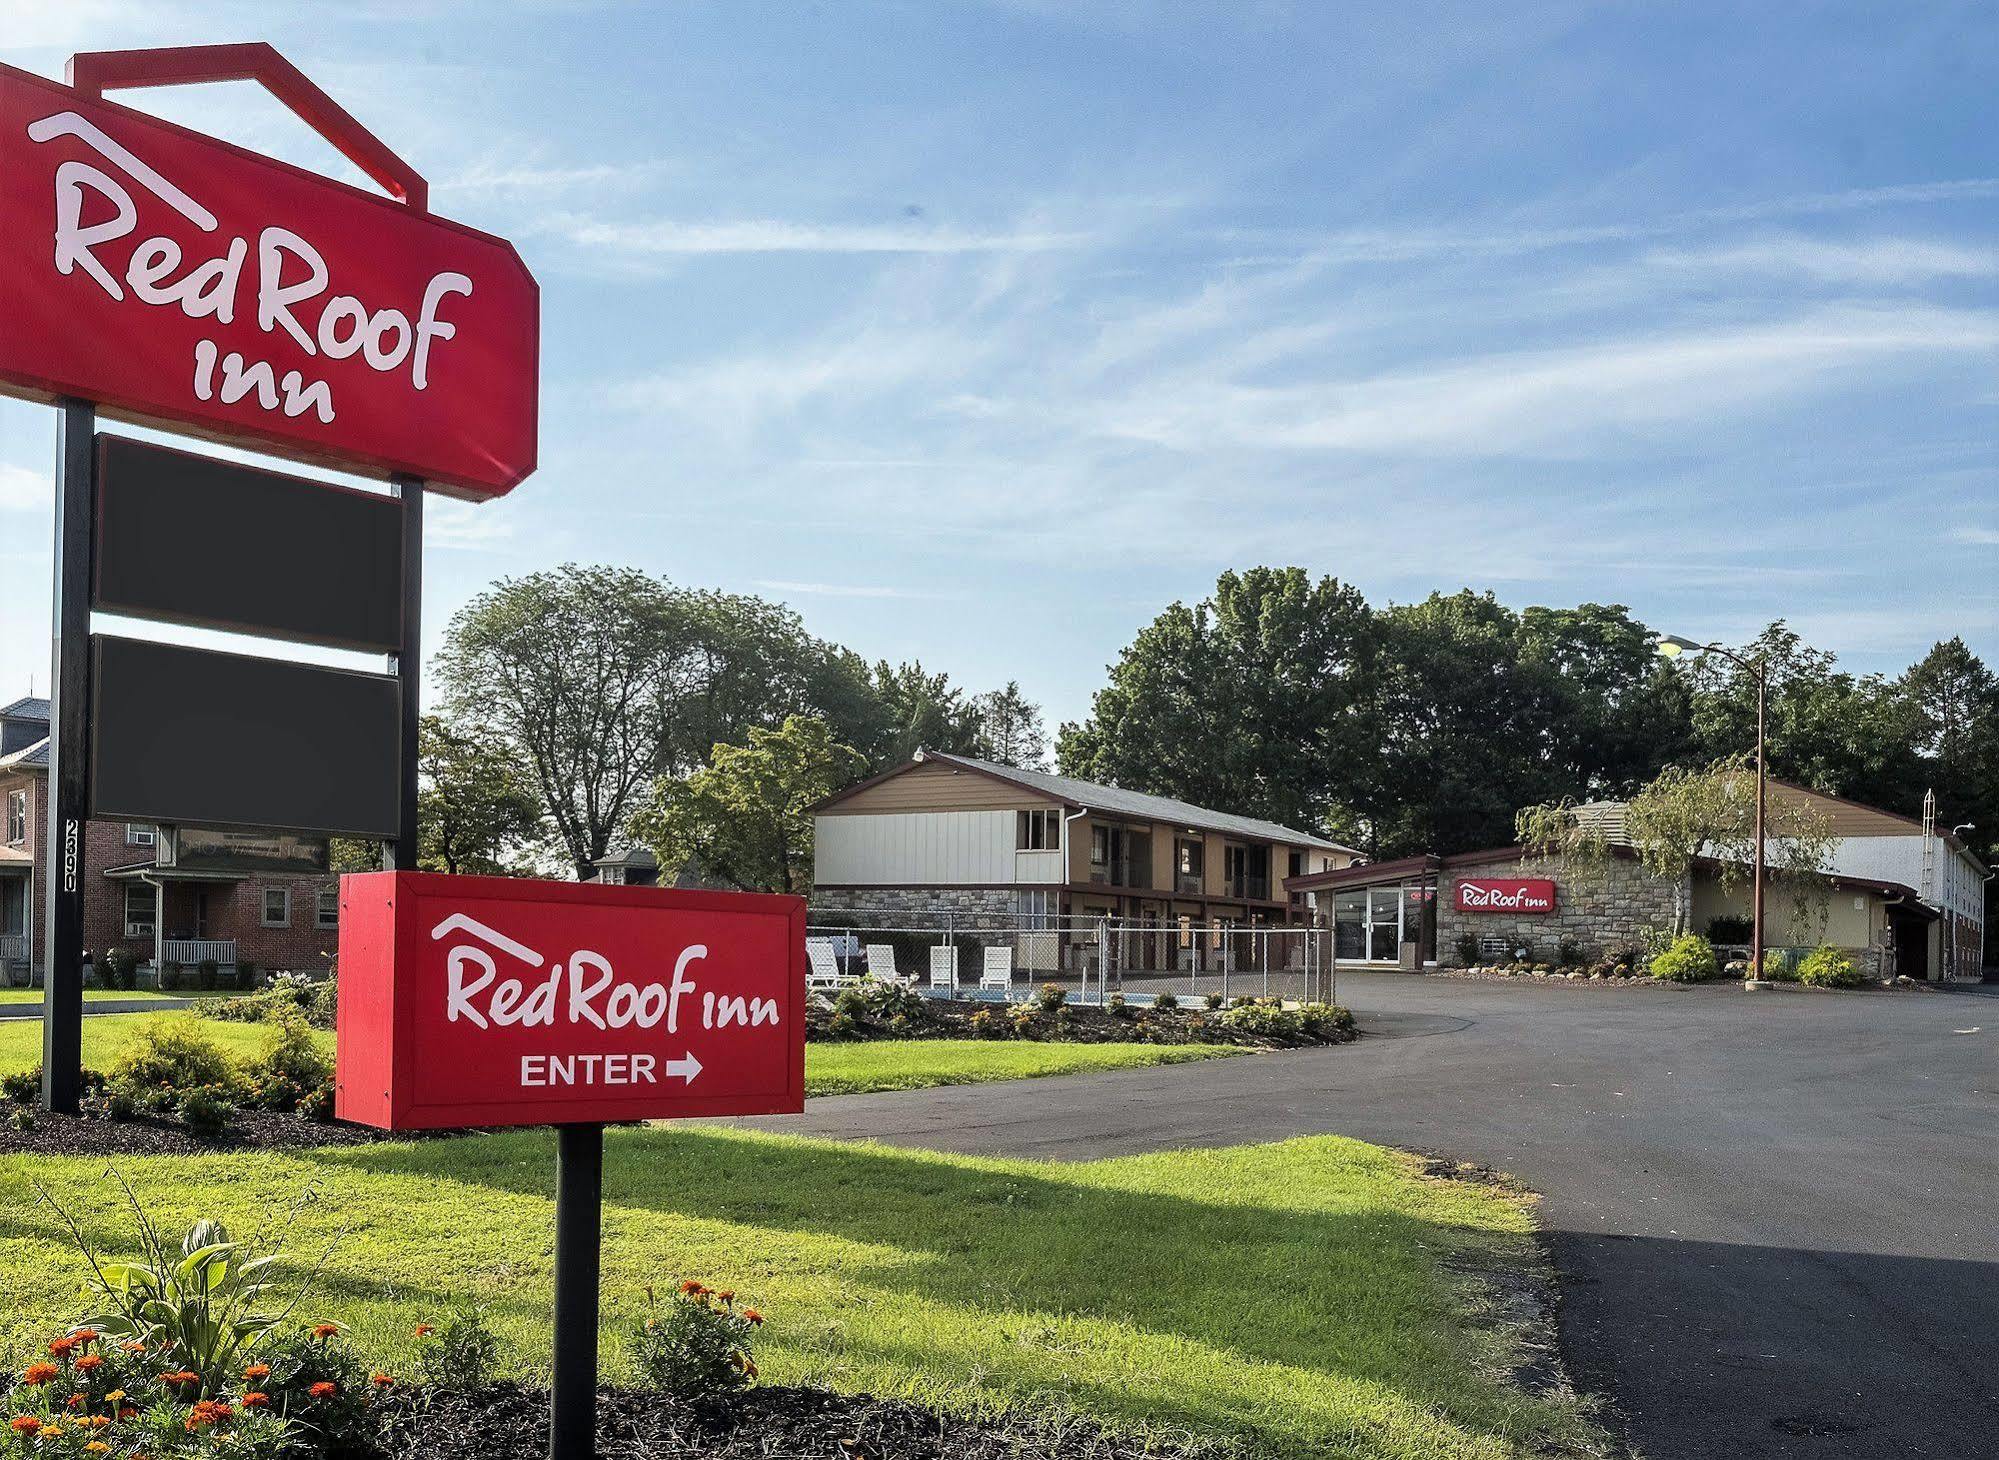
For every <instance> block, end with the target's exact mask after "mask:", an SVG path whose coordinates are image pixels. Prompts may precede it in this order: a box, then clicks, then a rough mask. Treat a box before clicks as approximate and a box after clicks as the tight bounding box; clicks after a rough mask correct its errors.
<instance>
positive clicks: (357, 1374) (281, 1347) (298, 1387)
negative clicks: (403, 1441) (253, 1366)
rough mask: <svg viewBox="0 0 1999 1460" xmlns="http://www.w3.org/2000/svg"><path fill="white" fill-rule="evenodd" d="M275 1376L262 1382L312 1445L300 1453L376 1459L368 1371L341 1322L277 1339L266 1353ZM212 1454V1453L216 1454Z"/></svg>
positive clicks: (265, 1358)
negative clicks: (351, 1347)
mask: <svg viewBox="0 0 1999 1460" xmlns="http://www.w3.org/2000/svg"><path fill="white" fill-rule="evenodd" d="M261 1359H262V1361H263V1363H264V1364H265V1365H266V1366H267V1367H268V1368H269V1369H270V1373H269V1374H267V1375H265V1376H264V1377H263V1378H262V1379H260V1380H258V1382H259V1383H260V1384H262V1385H263V1386H264V1390H265V1392H266V1393H268V1394H269V1395H270V1396H271V1399H272V1401H273V1407H274V1408H276V1409H278V1410H279V1411H280V1412H281V1413H282V1414H284V1415H285V1416H286V1417H287V1418H289V1419H290V1420H291V1421H292V1423H294V1424H296V1425H297V1426H298V1427H299V1428H300V1429H301V1430H302V1431H303V1432H304V1435H305V1437H306V1438H307V1439H308V1440H310V1441H311V1443H310V1444H307V1445H304V1446H300V1447H298V1450H297V1451H295V1452H294V1453H300V1452H302V1453H303V1454H305V1455H342V1456H351V1455H372V1454H375V1453H376V1452H377V1449H376V1445H375V1443H374V1440H375V1434H374V1431H375V1425H374V1424H373V1422H372V1417H371V1415H370V1412H369V1409H370V1401H371V1398H372V1396H371V1395H370V1392H369V1391H370V1390H371V1389H372V1388H375V1387H378V1386H374V1385H371V1384H369V1382H368V1369H367V1366H366V1365H364V1364H363V1363H362V1362H361V1361H360V1360H359V1359H358V1358H356V1357H355V1356H354V1354H353V1353H352V1352H351V1351H350V1350H349V1349H348V1347H347V1345H346V1343H345V1342H344V1341H343V1339H342V1337H341V1330H340V1326H339V1325H338V1324H334V1323H321V1324H317V1325H315V1326H314V1327H313V1328H312V1329H310V1330H307V1331H302V1332H298V1333H294V1334H288V1335H286V1336H284V1337H283V1338H280V1339H277V1340H276V1341H274V1342H272V1343H271V1344H270V1345H269V1346H268V1347H267V1348H265V1349H264V1350H263V1352H262V1354H261ZM211 1453H212V1452H211Z"/></svg>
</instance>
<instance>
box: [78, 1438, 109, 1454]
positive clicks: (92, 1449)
mask: <svg viewBox="0 0 1999 1460" xmlns="http://www.w3.org/2000/svg"><path fill="white" fill-rule="evenodd" d="M83 1448H84V1449H85V1450H86V1451H88V1452H89V1453H90V1454H92V1455H102V1454H104V1453H105V1452H106V1451H108V1450H109V1449H110V1448H111V1447H110V1446H109V1445H107V1444H105V1443H104V1441H102V1440H92V1441H91V1442H90V1443H89V1444H87V1445H85V1446H84V1447H83Z"/></svg>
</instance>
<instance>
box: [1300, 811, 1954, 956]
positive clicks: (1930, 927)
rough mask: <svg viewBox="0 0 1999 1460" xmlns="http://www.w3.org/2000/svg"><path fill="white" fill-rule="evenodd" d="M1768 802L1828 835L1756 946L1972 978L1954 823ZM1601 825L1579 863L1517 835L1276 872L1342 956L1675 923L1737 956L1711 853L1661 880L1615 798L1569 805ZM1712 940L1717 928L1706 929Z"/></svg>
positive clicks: (1500, 950) (1736, 919) (1778, 885)
mask: <svg viewBox="0 0 1999 1460" xmlns="http://www.w3.org/2000/svg"><path fill="white" fill-rule="evenodd" d="M1770 795H1771V797H1772V799H1773V800H1775V799H1779V798H1784V799H1793V800H1798V801H1803V802H1805V803H1808V804H1810V805H1811V806H1813V807H1814V808H1815V809H1817V810H1818V811H1820V812H1821V813H1823V814H1824V815H1826V816H1827V817H1828V818H1829V819H1830V820H1831V823H1832V829H1833V831H1834V833H1835V835H1836V836H1837V838H1838V841H1837V843H1836V845H1835V847H1834V849H1833V852H1832V854H1831V866H1830V870H1829V871H1827V872H1826V873H1825V874H1823V875H1822V878H1821V882H1822V886H1821V887H1820V888H1819V889H1818V896H1817V897H1816V898H1814V899H1813V905H1812V906H1811V907H1810V908H1809V910H1807V911H1806V912H1805V913H1803V914H1802V915H1800V913H1799V910H1798V908H1797V898H1796V894H1795V890H1794V889H1795V883H1786V882H1785V881H1784V880H1782V879H1778V880H1776V881H1774V882H1772V883H1771V884H1770V885H1769V886H1768V887H1767V889H1766V891H1765V902H1764V914H1765V917H1766V918H1767V919H1768V922H1769V931H1768V933H1767V936H1766V941H1767V942H1768V944H1769V946H1770V947H1771V948H1772V949H1785V948H1791V949H1808V948H1811V947H1815V946H1817V945H1818V944H1819V943H1821V942H1823V943H1829V944H1831V945H1832V946H1834V947H1836V948H1839V949H1840V950H1841V951H1843V952H1845V953H1846V954H1847V955H1848V956H1849V957H1850V958H1852V959H1853V961H1854V963H1855V966H1856V967H1858V968H1859V969H1860V970H1861V971H1862V972H1863V973H1865V974H1867V975H1868V976H1870V977H1874V978H1893V977H1896V976H1898V975H1906V976H1907V977H1910V978H1914V979H1923V980H1929V981H1955V982H1976V981H1977V980H1979V979H1980V978H1981V977H1982V976H1983V967H1984V952H1985V890H1986V888H1985V884H1986V883H1987V882H1988V881H1989V880H1990V879H1991V876H1992V874H1991V872H1990V871H1989V870H1988V869H1987V868H1986V867H1985V865H1984V864H1983V863H1982V862H1981V861H1979V859H1978V858H1977V857H1976V856H1975V855H1973V854H1972V852H1971V850H1970V849H1969V848H1968V847H1966V846H1965V845H1964V843H1963V842H1962V841H1961V840H1959V839H1958V838H1957V837H1956V836H1955V835H1953V834H1951V833H1949V832H1947V831H1943V830H1940V829H1939V828H1938V827H1937V826H1936V825H1935V815H1934V807H1933V806H1932V807H1931V808H1930V809H1929V813H1928V815H1927V816H1926V818H1925V819H1921V820H1918V819H1916V818H1912V817H1907V816H1901V815H1898V814H1896V813H1894V812H1891V811H1883V810H1881V809H1879V808H1878V807H1872V806H1863V805H1861V804H1860V803H1858V802H1854V801H1846V800H1842V799H1841V798H1839V797H1836V796H1827V795H1823V794H1821V793H1819V792H1816V791H1811V790H1808V789H1806V788H1805V787H1802V786H1794V785H1790V784H1788V783H1785V782H1780V781H1773V782H1771V783H1770ZM1582 810H1583V812H1584V813H1585V814H1590V815H1594V816H1595V817H1596V818H1597V819H1598V820H1599V822H1600V824H1601V825H1602V826H1603V828H1604V833H1605V837H1606V840H1607V842H1608V844H1609V846H1608V850H1609V853H1610V855H1609V856H1608V857H1606V858H1604V859H1602V860H1601V861H1593V862H1592V863H1591V864H1589V865H1575V864H1572V863H1571V861H1570V860H1569V859H1566V858H1560V857H1540V856H1523V854H1522V852H1521V849H1520V848H1519V847H1502V848H1495V849H1493V850H1490V851H1481V852H1463V853H1459V854H1456V855H1452V856H1417V857H1405V858H1402V859H1400V860H1397V861H1389V862H1378V863H1373V864H1365V863H1357V864H1354V865H1350V866H1345V867H1338V868H1332V869H1329V870H1327V871H1324V872H1319V873H1314V874H1311V875H1308V876H1302V877H1294V878H1291V879H1289V880H1288V881H1287V882H1286V884H1285V886H1286V889H1287V891H1289V892H1291V893H1292V894H1294V895H1297V896H1299V897H1301V898H1302V899H1303V900H1304V901H1305V903H1306V904H1307V906H1308V907H1309V909H1310V915H1311V916H1312V917H1314V918H1315V919H1317V920H1318V921H1319V922H1320V923H1321V924H1322V925H1325V926H1328V927H1331V928H1332V929H1333V949H1334V955H1335V957H1336V958H1337V959H1338V960H1339V961H1340V962H1341V963H1342V964H1349V965H1353V964H1358V965H1361V966H1366V967H1374V968H1401V969H1409V970H1420V969H1426V968H1437V967H1464V966H1466V965H1468V964H1474V963H1486V962H1495V963H1496V962H1511V961H1514V960H1516V959H1524V960H1526V961H1531V962H1538V963H1554V962H1556V961H1557V959H1558V957H1559V955H1560V953H1561V952H1562V950H1563V947H1564V945H1567V946H1568V947H1569V948H1571V949H1573V950H1574V951H1576V952H1577V953H1579V954H1580V955H1581V956H1582V957H1584V958H1585V959H1588V960H1591V961H1594V960H1596V959H1599V958H1603V957H1605V956H1606V955H1610V954H1615V953H1619V952H1622V951H1625V950H1630V949H1633V948H1636V947H1638V946H1640V945H1642V943H1643V942H1644V939H1645V937H1646V935H1647V934H1648V933H1652V932H1654V931H1656V930H1659V929H1666V928H1671V927H1673V926H1674V924H1675V919H1676V916H1678V915H1679V914H1680V913H1681V912H1682V911H1684V912H1685V914H1686V921H1685V926H1686V927H1688V928H1690V929H1691V930H1692V931H1694V932H1697V933H1701V934H1704V935H1706V936H1708V937H1709V938H1710V939H1711V940H1712V941H1714V942H1715V943H1716V944H1718V945H1721V949H1722V953H1723V956H1724V957H1730V956H1746V951H1747V950H1746V948H1745V947H1743V946H1742V945H1745V944H1746V943H1747V941H1748V939H1747V936H1746V935H1741V934H1739V929H1740V928H1741V927H1742V926H1743V925H1744V922H1745V920H1746V919H1747V918H1748V917H1749V915H1750V891H1749V885H1748V883H1749V879H1748V878H1747V876H1738V877H1736V878H1733V879H1731V880H1730V881H1729V883H1728V885H1726V886H1724V885H1723V879H1722V876H1721V868H1720V865H1719V864H1718V863H1714V862H1711V861H1710V862H1706V863H1704V864H1702V863H1697V864H1696V865H1695V867H1694V870H1693V871H1692V873H1691V875H1689V876H1688V877H1686V878H1684V879H1681V880H1680V881H1678V882H1677V883H1676V882H1674V881H1672V880H1669V879H1667V878H1663V877H1658V876H1655V875H1653V874H1652V873H1650V872H1648V871H1646V870H1645V868H1644V867H1643V866H1642V865H1641V864H1640V862H1639V860H1638V857H1637V855H1636V853H1635V852H1633V851H1632V849H1631V847H1630V845H1629V844H1628V843H1627V842H1626V841H1625V840H1624V839H1623V805H1622V803H1619V802H1598V803H1593V804H1592V805H1590V806H1587V807H1584V808H1582ZM1717 933H1720V934H1725V935H1726V936H1719V937H1717V936H1716V934H1717Z"/></svg>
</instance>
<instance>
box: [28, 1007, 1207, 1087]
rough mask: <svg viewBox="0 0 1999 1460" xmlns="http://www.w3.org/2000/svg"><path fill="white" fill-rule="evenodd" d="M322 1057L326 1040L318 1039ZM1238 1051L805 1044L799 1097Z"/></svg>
mask: <svg viewBox="0 0 1999 1460" xmlns="http://www.w3.org/2000/svg"><path fill="white" fill-rule="evenodd" d="M194 1017H195V1016H194V1015H192V1014H174V1013H158V1014H98V1015H94V1016H92V1017H91V1018H88V1019H86V1020H84V1021H83V1062H84V1064H85V1065H87V1066H89V1067H90V1068H91V1069H94V1070H109V1069H110V1068H111V1067H112V1065H113V1064H115V1063H116V1062H117V1059H118V1056H119V1055H120V1054H122V1053H123V1052H124V1049H125V1047H126V1046H127V1045H128V1044H130V1043H131V1041H132V1039H133V1037H134V1036H135V1035H137V1033H138V1032H139V1031H140V1030H141V1029H144V1028H146V1027H147V1026H148V1025H150V1024H153V1023H155V1022H156V1021H158V1020H161V1019H192V1018H194ZM201 1025H202V1027H203V1029H205V1030H206V1031H207V1032H208V1033H209V1034H211V1035H212V1036H214V1038H215V1041H216V1042H217V1043H218V1044H220V1045H221V1046H222V1047H223V1048H224V1049H226V1050H227V1051H228V1052H229V1053H231V1054H233V1055H235V1056H237V1057H238V1058H244V1057H249V1056H253V1055H255V1054H256V1053H257V1052H258V1051H259V1050H261V1049H262V1048H263V1045H264V1040H265V1037H266V1032H267V1026H265V1025H261V1024H237V1023H232V1022H231V1021H229V1020H226V1019H204V1020H202V1021H201ZM320 1038H321V1042H322V1043H324V1044H325V1046H326V1048H327V1049H328V1050H331V1049H332V1048H333V1036H332V1035H330V1034H324V1035H321V1036H320ZM1241 1052H1242V1051H1241V1050H1239V1049H1237V1048H1234V1047H1232V1046H1227V1045H1209V1044H1177V1045H1175V1044H1164V1045H1162V1044H1030V1043H1025V1042H1022V1043H1015V1042H1013V1041H1011V1040H1009V1041H1007V1042H1005V1043H998V1042H995V1043H986V1042H985V1041H982V1040H970V1039H904V1040H893V1041H889V1040H884V1041H882V1042H880V1043H876V1044H812V1045H807V1046H806V1049H805V1093H806V1094H808V1095H853V1094H859V1093H862V1092H865V1091H869V1090H920V1089H923V1088H924V1087H926V1086H929V1085H976V1084H982V1083H984V1082H986V1081H988V1080H1022V1079H1027V1078H1029V1077H1031V1076H1035V1075H1067V1074H1076V1073H1081V1072H1083V1071H1087V1070H1115V1069H1130V1068H1134V1067H1137V1066H1141V1065H1160V1064H1178V1063H1181V1062H1183V1061H1186V1060H1198V1059H1214V1058H1218V1057H1220V1056H1224V1055H1232V1054H1240V1053H1241ZM41 1062H42V1026H41V1022H40V1021H39V1020H34V1019H24V1020H18V1021H17V1020H9V1021H7V1022H4V1023H0V1074H5V1073H7V1072H8V1071H10V1070H31V1069H34V1068H35V1067H36V1066H38V1065H39V1064H41Z"/></svg>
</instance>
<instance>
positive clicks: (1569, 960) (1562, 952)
mask: <svg viewBox="0 0 1999 1460" xmlns="http://www.w3.org/2000/svg"><path fill="white" fill-rule="evenodd" d="M1585 961H1586V960H1585V958H1584V955H1583V945H1582V944H1580V943H1578V942H1577V941H1576V940H1575V939H1574V938H1571V937H1569V936H1568V935H1567V934H1566V933H1565V934H1563V935H1562V937H1561V938H1559V939H1557V940H1556V943H1555V967H1557V968H1581V967H1582V966H1583V964H1584V962H1585Z"/></svg>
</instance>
